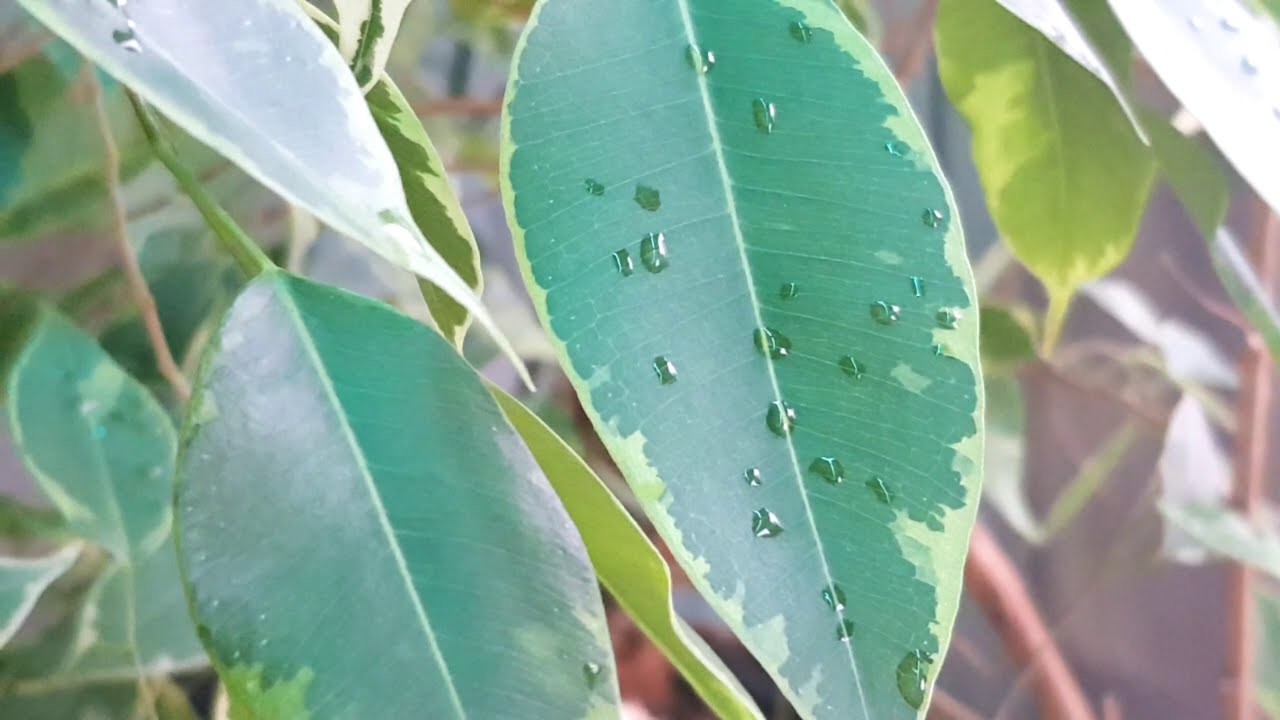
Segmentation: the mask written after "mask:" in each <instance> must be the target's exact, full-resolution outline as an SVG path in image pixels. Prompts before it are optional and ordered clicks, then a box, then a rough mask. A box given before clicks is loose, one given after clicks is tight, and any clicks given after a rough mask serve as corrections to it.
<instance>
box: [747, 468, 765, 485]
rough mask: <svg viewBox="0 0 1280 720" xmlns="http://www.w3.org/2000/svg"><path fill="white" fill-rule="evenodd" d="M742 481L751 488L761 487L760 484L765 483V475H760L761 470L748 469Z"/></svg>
mask: <svg viewBox="0 0 1280 720" xmlns="http://www.w3.org/2000/svg"><path fill="white" fill-rule="evenodd" d="M742 479H743V480H746V481H747V484H748V485H750V486H751V487H760V483H762V482H764V475H762V474H761V473H760V468H747V469H746V471H745V472H743V473H742Z"/></svg>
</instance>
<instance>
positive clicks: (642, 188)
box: [636, 185, 662, 212]
mask: <svg viewBox="0 0 1280 720" xmlns="http://www.w3.org/2000/svg"><path fill="white" fill-rule="evenodd" d="M636 204H637V205H639V206H640V207H642V208H644V209H645V210H648V211H649V212H655V211H657V209H658V208H660V207H662V196H661V194H660V193H659V192H658V190H657V189H656V188H651V187H649V186H648V185H637V186H636Z"/></svg>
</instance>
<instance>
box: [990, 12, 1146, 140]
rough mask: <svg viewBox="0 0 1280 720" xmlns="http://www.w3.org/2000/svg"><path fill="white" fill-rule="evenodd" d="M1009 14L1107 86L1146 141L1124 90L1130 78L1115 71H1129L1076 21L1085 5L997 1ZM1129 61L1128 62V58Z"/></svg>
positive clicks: (1140, 136)
mask: <svg viewBox="0 0 1280 720" xmlns="http://www.w3.org/2000/svg"><path fill="white" fill-rule="evenodd" d="M997 1H998V2H999V3H1000V4H1001V5H1002V6H1004V8H1005V9H1006V10H1008V11H1009V12H1011V13H1013V14H1014V15H1016V16H1018V19H1020V20H1022V21H1023V22H1024V23H1026V24H1028V25H1030V26H1031V27H1033V28H1035V29H1036V30H1038V31H1040V33H1041V34H1042V35H1044V36H1045V37H1046V38H1048V39H1049V41H1050V42H1052V43H1053V44H1054V45H1056V46H1058V49H1059V50H1061V51H1062V52H1063V53H1065V54H1066V55H1067V57H1069V58H1071V59H1072V60H1074V61H1076V62H1077V63H1078V64H1079V65H1080V67H1082V68H1084V69H1085V70H1088V71H1089V72H1090V73H1092V74H1093V75H1094V77H1096V78H1098V80H1100V81H1101V82H1102V84H1103V85H1106V86H1107V90H1109V91H1111V94H1112V95H1114V96H1115V99H1116V102H1118V103H1119V104H1120V107H1121V108H1122V109H1123V110H1124V113H1125V115H1126V116H1127V117H1128V118H1129V122H1130V123H1132V125H1133V129H1134V131H1135V132H1136V133H1137V134H1138V137H1139V138H1142V139H1144V140H1145V139H1146V137H1147V135H1146V131H1145V130H1144V128H1143V123H1142V121H1141V120H1140V119H1139V117H1138V113H1137V112H1136V111H1135V110H1134V106H1133V103H1132V102H1131V101H1130V100H1129V98H1128V96H1127V92H1126V90H1125V89H1124V88H1125V87H1126V86H1127V85H1128V80H1127V78H1124V77H1119V78H1118V77H1117V75H1116V74H1115V73H1113V72H1112V69H1111V68H1112V67H1121V68H1123V67H1126V66H1127V63H1125V65H1119V64H1118V63H1113V62H1112V61H1111V60H1109V59H1108V58H1107V57H1106V56H1104V55H1103V53H1102V52H1100V51H1099V50H1098V48H1097V47H1095V46H1094V42H1093V41H1092V40H1090V39H1089V32H1088V27H1087V26H1086V25H1084V24H1082V23H1081V22H1080V21H1078V20H1077V19H1076V15H1075V13H1073V12H1072V10H1073V6H1074V7H1075V8H1087V7H1088V6H1086V5H1085V4H1084V3H1083V2H1077V3H1068V2H1065V1H1064V0H997ZM1125 59H1126V60H1127V59H1128V58H1125Z"/></svg>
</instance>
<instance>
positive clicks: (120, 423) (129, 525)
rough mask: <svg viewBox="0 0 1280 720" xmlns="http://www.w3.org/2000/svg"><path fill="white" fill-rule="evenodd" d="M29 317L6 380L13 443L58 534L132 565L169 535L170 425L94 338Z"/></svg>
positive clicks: (57, 321)
mask: <svg viewBox="0 0 1280 720" xmlns="http://www.w3.org/2000/svg"><path fill="white" fill-rule="evenodd" d="M37 313H38V315H37V319H36V320H35V324H34V326H33V328H32V329H31V331H30V335H29V336H28V337H27V341H26V344H25V346H24V347H23V348H22V349H21V351H20V352H18V353H17V355H16V357H15V359H14V361H13V364H12V366H11V369H10V372H9V376H8V382H7V388H8V396H9V402H8V410H9V427H10V429H11V432H12V433H13V440H14V445H15V446H16V448H17V449H18V451H19V454H20V455H21V457H22V461H23V464H24V465H25V466H26V468H27V470H28V471H29V472H30V473H31V476H32V477H33V478H35V480H36V483H37V485H38V486H39V487H40V489H41V491H42V492H44V494H45V495H46V496H47V497H48V498H49V500H50V501H51V502H52V503H53V504H54V506H55V507H57V508H58V510H59V511H60V512H61V513H62V514H63V516H64V517H65V518H66V520H67V526H66V529H67V530H68V531H69V532H71V533H73V534H75V535H77V536H79V537H82V538H84V539H86V540H90V541H92V542H95V543H97V544H99V545H101V546H103V547H105V548H106V549H107V550H108V551H110V552H111V554H112V555H113V556H114V557H115V558H116V559H117V560H119V561H120V562H124V563H128V562H131V561H132V560H134V559H137V558H139V557H141V556H145V555H147V554H149V553H150V552H151V551H152V550H154V549H155V548H156V547H158V546H159V545H160V544H161V543H162V542H163V541H164V539H165V537H166V536H167V535H168V534H169V525H170V517H171V516H170V508H169V487H170V483H171V482H172V480H171V479H172V477H173V456H174V448H175V445H176V438H175V434H174V432H173V426H172V424H171V423H170V421H169V417H168V415H166V414H165V411H164V409H163V408H161V407H160V405H159V404H158V403H157V402H156V401H155V399H154V398H152V396H151V394H150V393H148V392H147V390H146V389H145V388H143V387H142V386H141V385H140V384H139V383H138V382H137V381H136V380H134V379H133V378H131V377H129V376H128V375H127V374H125V372H124V371H123V370H121V369H120V367H119V366H118V365H116V364H115V363H114V362H112V360H111V358H110V357H108V356H107V354H106V353H105V352H103V350H102V348H100V347H99V346H98V345H97V343H95V342H94V341H93V339H92V338H90V337H89V336H88V335H86V334H84V333H83V332H82V331H80V330H79V329H78V328H76V327H75V326H74V325H72V324H71V323H70V322H68V321H67V320H66V319H65V318H63V317H61V316H59V315H57V314H56V313H54V312H53V311H52V310H49V309H48V308H44V307H41V308H40V309H39V310H38V311H37Z"/></svg>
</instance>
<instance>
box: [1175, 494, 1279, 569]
mask: <svg viewBox="0 0 1280 720" xmlns="http://www.w3.org/2000/svg"><path fill="white" fill-rule="evenodd" d="M1160 513H1161V515H1163V516H1164V519H1165V521H1166V522H1168V523H1171V524H1172V525H1173V526H1174V527H1175V528H1177V529H1178V530H1179V531H1181V532H1183V533H1186V534H1187V536H1188V537H1189V538H1190V539H1191V540H1193V541H1194V542H1196V543H1198V544H1199V545H1200V547H1201V548H1202V550H1201V553H1200V554H1201V555H1203V552H1204V551H1208V553H1209V554H1211V555H1213V556H1215V557H1219V558H1226V559H1229V560H1233V561H1235V562H1239V563H1243V564H1245V565H1248V566H1250V567H1252V568H1253V569H1255V570H1258V571H1260V572H1264V573H1266V574H1268V575H1270V576H1272V577H1273V578H1280V532H1277V531H1276V530H1275V529H1274V528H1268V529H1265V530H1264V529H1260V528H1257V527H1254V525H1253V524H1252V523H1250V522H1249V520H1247V519H1246V518H1245V517H1244V516H1243V515H1241V514H1240V513H1239V512H1237V511H1235V510H1233V509H1231V508H1229V507H1227V506H1226V505H1221V504H1216V505H1196V504H1188V505H1177V504H1174V503H1169V502H1165V501H1161V503H1160ZM1175 558H1176V559H1177V560H1179V561H1180V562H1193V563H1194V562H1200V561H1202V560H1203V557H1185V556H1175Z"/></svg>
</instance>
